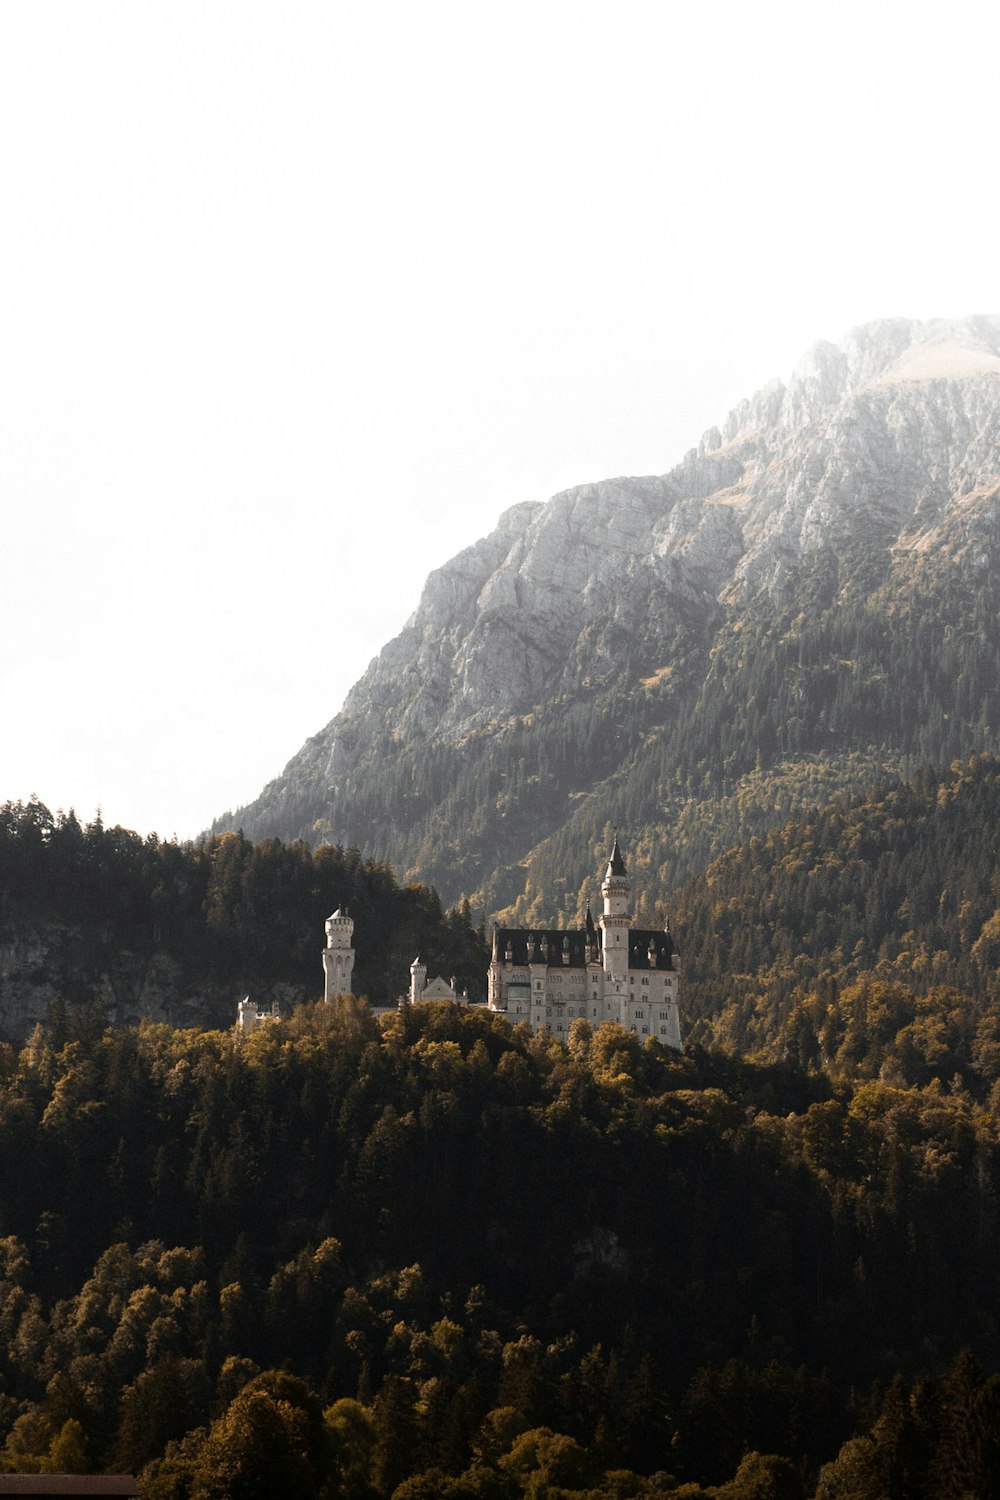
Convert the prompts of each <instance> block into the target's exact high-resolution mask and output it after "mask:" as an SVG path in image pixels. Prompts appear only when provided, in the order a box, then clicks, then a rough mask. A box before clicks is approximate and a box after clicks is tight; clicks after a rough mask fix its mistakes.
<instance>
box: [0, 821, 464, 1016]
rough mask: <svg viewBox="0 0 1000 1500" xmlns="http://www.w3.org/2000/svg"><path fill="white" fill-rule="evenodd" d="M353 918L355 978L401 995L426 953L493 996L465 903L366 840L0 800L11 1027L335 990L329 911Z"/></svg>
mask: <svg viewBox="0 0 1000 1500" xmlns="http://www.w3.org/2000/svg"><path fill="white" fill-rule="evenodd" d="M338 906H346V907H347V908H349V910H350V912H351V914H352V915H353V917H354V918H355V921H356V924H357V928H356V947H357V954H358V957H357V967H356V971H355V989H356V991H358V992H362V993H364V994H366V995H368V996H369V997H370V998H371V999H372V1000H373V1001H376V1002H380V1003H392V1002H393V1001H394V1000H395V999H396V997H397V996H398V995H399V994H400V993H401V992H402V991H403V990H405V988H406V986H407V984H408V982H409V967H410V964H411V963H412V961H413V959H414V957H415V956H416V954H417V953H419V954H420V955H421V957H422V958H423V959H424V960H425V961H426V963H427V964H428V966H429V971H430V973H431V974H443V975H444V976H445V977H446V978H450V977H451V976H452V975H455V976H456V977H457V978H458V980H459V982H460V987H463V986H467V987H468V989H469V993H470V995H472V996H477V995H481V993H482V989H483V985H484V974H485V969H486V964H487V962H488V956H487V950H486V946H485V942H484V938H483V934H482V932H481V931H480V932H477V931H476V930H475V929H474V927H473V924H472V921H471V918H470V916H469V912H468V909H467V908H466V909H465V910H464V911H462V910H456V911H451V912H445V911H444V910H443V909H442V906H441V903H440V901H439V900H438V897H437V895H436V893H435V892H434V891H432V890H428V889H427V888H426V887H424V886H419V885H408V886H406V887H401V886H400V885H399V884H398V883H397V881H396V879H395V876H394V875H393V873H392V870H391V869H390V868H389V867H388V866H387V865H385V864H383V863H380V862H378V861H375V860H370V859H364V858H363V857H362V856H361V854H359V852H358V851H357V850H356V849H348V850H344V849H339V848H334V847H332V846H329V845H328V846H325V847H324V848H322V849H318V850H316V851H315V852H312V851H310V849H309V848H308V846H307V845H305V844H290V845H286V844H282V843H280V842H279V841H278V840H277V839H268V840H265V841H264V842H263V843H260V844H256V845H254V844H251V843H250V842H249V841H248V840H247V839H245V838H243V837H242V836H241V835H240V834H225V835H222V836H221V837H214V838H210V839H207V840H206V841H205V842H204V843H202V844H200V845H184V846H180V845H178V844H175V843H164V842H163V841H162V840H160V839H158V838H157V837H156V836H155V835H151V836H150V837H149V838H146V839H143V838H140V837H139V835H138V834H135V833H131V832H129V831H128V830H127V829H123V828H105V827H104V826H103V825H102V823H101V822H100V821H99V820H97V821H95V822H93V823H91V824H89V825H87V826H86V827H83V826H81V824H80V823H79V822H78V820H77V819H76V817H75V816H74V815H73V813H72V812H70V813H66V814H63V813H59V814H57V815H53V814H52V813H50V811H49V810H48V808H46V807H44V806H43V805H42V804H41V803H40V802H37V801H33V802H29V803H7V804H6V805H5V806H3V807H2V808H0V951H2V952H3V954H4V962H3V968H2V974H0V1035H5V1036H7V1037H8V1038H16V1037H18V1036H20V1037H23V1036H24V1035H26V1034H27V1031H28V1030H29V1029H30V1026H31V1024H32V1023H33V1020H35V1019H38V1018H40V1017H44V1015H45V1013H46V1010H47V1009H48V1007H49V1006H50V1005H51V1004H53V1003H59V1004H65V1005H70V1006H72V1005H75V1004H78V1003H80V1002H83V1001H95V1000H96V1001H98V1002H99V1003H100V1004H101V1005H102V1006H103V1007H104V1008H105V1010H106V1011H107V1013H108V1015H109V1018H110V1019H114V1020H118V1021H128V1020H138V1019H139V1018H140V1017H142V1016H144V1015H156V1016H161V1017H165V1018H167V1019H170V1020H180V1019H184V1020H186V1021H188V1022H189V1023H192V1024H197V1025H209V1024H216V1025H219V1024H222V1025H229V1024H231V1023H232V1021H233V1020H234V1019H235V1004H236V1001H237V1000H238V999H239V998H241V996H242V995H243V994H245V993H247V992H250V993H251V994H252V996H253V997H254V999H257V1000H267V999H271V998H274V999H278V1000H280V1001H281V1002H282V1003H284V1004H289V1003H292V1002H294V1001H299V1000H302V999H311V998H315V997H316V996H317V995H319V994H321V993H322V991H323V971H322V964H321V950H322V947H323V944H324V942H325V935H324V926H323V924H324V922H325V920H326V918H327V917H328V916H329V915H330V913H331V912H332V911H333V910H334V909H335V908H336V907H338Z"/></svg>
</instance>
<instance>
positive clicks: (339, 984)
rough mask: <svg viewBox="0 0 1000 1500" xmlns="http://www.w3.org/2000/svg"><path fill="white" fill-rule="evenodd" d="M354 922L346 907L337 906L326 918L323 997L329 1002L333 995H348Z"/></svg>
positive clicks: (351, 973) (352, 968)
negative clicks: (331, 914) (330, 915)
mask: <svg viewBox="0 0 1000 1500" xmlns="http://www.w3.org/2000/svg"><path fill="white" fill-rule="evenodd" d="M353 942H354V922H353V920H352V918H351V917H349V916H348V915H347V908H346V906H345V907H341V906H338V907H337V910H336V911H335V912H334V913H333V916H332V917H327V919H326V947H325V948H324V949H323V973H324V975H325V976H326V983H325V985H324V989H323V999H324V1000H325V1001H326V1002H327V1004H329V1003H330V1001H331V1000H332V999H333V997H334V995H349V994H350V993H351V980H352V976H353V973H354V946H353Z"/></svg>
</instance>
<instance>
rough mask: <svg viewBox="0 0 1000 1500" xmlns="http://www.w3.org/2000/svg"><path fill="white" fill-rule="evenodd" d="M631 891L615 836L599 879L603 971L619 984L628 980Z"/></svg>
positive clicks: (623, 983) (624, 983)
mask: <svg viewBox="0 0 1000 1500" xmlns="http://www.w3.org/2000/svg"><path fill="white" fill-rule="evenodd" d="M630 892H631V887H630V886H629V879H628V871H627V870H626V868H625V861H624V859H623V858H622V852H621V850H620V849H619V847H618V839H617V836H616V838H615V842H614V846H613V847H612V850H611V856H610V858H609V859H608V868H607V870H606V871H605V873H604V879H603V881H602V882H601V895H602V896H603V897H604V910H603V912H602V913H601V917H600V924H601V931H602V933H603V945H602V946H603V950H604V951H603V960H604V972H605V974H606V975H607V977H608V979H609V980H617V981H618V982H619V983H620V984H621V985H626V984H627V982H628V935H629V929H630V927H631V925H632V914H631V912H630V911H629V909H628V901H629V895H630Z"/></svg>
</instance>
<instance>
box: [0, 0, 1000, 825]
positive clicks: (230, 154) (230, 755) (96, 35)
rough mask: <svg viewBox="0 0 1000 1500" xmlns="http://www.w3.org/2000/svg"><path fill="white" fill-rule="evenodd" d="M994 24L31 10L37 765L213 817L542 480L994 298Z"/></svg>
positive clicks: (15, 689) (105, 799)
mask: <svg viewBox="0 0 1000 1500" xmlns="http://www.w3.org/2000/svg"><path fill="white" fill-rule="evenodd" d="M985 16H986V12H985V11H984V10H983V9H982V8H981V7H979V6H976V5H963V4H958V5H952V6H950V7H948V9H947V10H946V11H944V12H942V11H939V10H932V9H931V7H929V6H928V7H925V8H921V7H919V6H917V7H915V6H913V5H906V6H903V5H902V4H886V5H882V6H880V7H877V8H876V7H872V6H870V5H866V6H862V5H841V6H839V7H837V8H836V9H830V10H827V11H820V10H819V9H816V8H812V7H803V6H801V5H783V4H767V3H765V4H762V5H760V6H757V7H754V8H748V7H744V6H742V5H739V6H737V5H725V4H724V5H719V6H716V7H713V8H711V9H709V8H704V9H702V10H699V11H698V12H697V13H694V12H693V11H692V13H691V14H688V13H687V9H686V8H685V13H684V14H683V15H680V14H679V13H677V12H675V10H674V8H673V7H671V6H668V5H667V4H653V3H634V4H628V3H624V4H623V3H621V0H619V3H616V4H614V5H611V4H610V3H609V4H587V3H580V0H576V3H550V4H545V3H539V0H534V3H532V4H510V3H507V4H504V5H474V6H470V5H468V4H464V5H463V4H440V3H437V4H435V3H424V4H421V5H419V6H414V5H409V4H369V5H364V6H362V5H344V4H336V3H326V4H307V3H299V4H296V5H294V6H287V5H285V6H279V5H277V4H261V3H253V0H249V3H248V0H242V3H240V4H228V3H225V4H224V3H215V4H205V3H199V4H189V3H171V4H170V5H166V4H157V5H153V4H146V3H141V0H140V3H137V0H129V3H97V0H90V3H88V4H87V5H85V6H81V5H80V4H79V3H69V4H61V3H60V4H56V3H48V4H46V3H44V0H42V3H38V0H35V3H33V4H31V5H30V6H29V5H20V6H15V5H14V4H8V5H6V6H4V7H3V8H2V9H0V132H2V139H3V141H4V147H3V151H2V155H0V194H2V196H0V203H2V211H3V228H2V234H0V269H2V277H0V495H2V497H3V503H4V515H5V520H6V527H5V531H6V538H7V567H6V569H5V580H4V582H5V587H4V590H3V596H2V602H0V609H2V627H3V643H4V649H3V653H2V674H3V694H4V697H3V701H4V703H5V705H6V710H7V723H6V732H5V733H4V735H3V738H2V743H0V798H7V797H27V796H29V795H31V794H32V793H37V795H38V796H40V797H41V798H42V800H43V801H45V802H46V803H48V805H49V806H51V807H52V808H53V809H55V808H57V807H68V806H70V805H74V806H75V807H76V809H77V811H78V813H79V814H80V816H81V817H82V818H84V819H86V818H89V817H91V816H92V815H93V813H94V811H95V809H96V808H97V807H98V806H100V807H101V808H102V810H103V815H104V818H105V821H106V822H109V823H110V822H122V823H124V824H125V825H126V826H130V827H134V828H137V829H138V830H139V831H140V832H147V831H149V830H150V829H154V828H155V829H156V830H158V831H159V832H160V833H161V834H163V835H165V836H170V835H172V834H175V833H176V834H177V835H178V836H179V837H181V838H184V837H191V836H194V835H195V834H197V832H198V831H199V830H200V829H201V828H203V827H204V826H205V825H206V824H207V823H208V822H209V821H210V820H211V818H212V816H213V815H215V814H217V813H220V812H222V811H224V810H225V809H226V808H228V807H234V806H236V805H237V804H238V803H240V802H243V801H246V800H248V799H250V798H252V797H253V796H254V795H255V794H256V793H257V792H258V791H259V790H260V788H261V786H262V785H263V784H264V782H265V781H266V780H267V779H268V778H269V777H270V776H272V775H274V774H275V773H277V772H278V771H279V770H280V769H281V767H282V766H283V765H284V763H285V761H286V760H287V759H288V758H289V757H290V756H291V755H292V754H293V753H294V752H295V751H296V750H297V749H298V747H299V746H300V744H301V743H302V742H303V740H304V739H305V738H306V737H307V736H308V735H309V734H311V733H313V732H314V731H316V730H318V729H319V728H320V727H321V726H322V725H323V724H324V723H325V722H326V721H327V720H328V719H330V718H331V717H332V715H333V714H334V713H335V712H336V710H337V709H338V708H339V707H340V705H341V703H342V701H343V698H344V695H345V693H346V692H347V690H348V689H349V687H350V686H351V684H352V683H353V682H354V681H355V680H356V678H357V677H358V676H359V675H360V673H361V672H362V671H363V670H364V668H365V666H366V664H367V662H368V660H369V658H370V657H371V656H372V655H373V654H374V653H375V652H376V651H377V650H378V649H379V647H380V646H381V645H382V644H383V643H384V642H385V641H386V640H388V639H389V638H390V637H391V636H392V635H393V634H395V633H396V632H397V631H398V630H399V628H400V627H401V626H402V624H403V623H404V621H405V619H406V617H407V616H408V614H409V613H410V612H411V611H412V609H413V608H414V606H415V604H416V602H417V599H418V597H419V592H420V587H421V585H422V583H423V580H424V578H425V576H426V574H427V572H428V571H429V570H430V569H431V568H433V567H434V566H436V565H438V564H439V563H441V562H443V561H444V560H445V559H446V558H447V557H449V556H450V555H452V554H453V553H454V552H455V551H457V550H458V549H459V548H461V547H462V546H465V545H467V544H468V543H469V542H471V541H473V540H474V539H475V538H476V537H477V536H480V535H482V534H484V533H485V532H486V531H488V530H489V529H491V527H492V525H493V523H494V521H495V519H496V517H497V515H498V514H499V512H500V511H501V510H502V509H503V508H504V507H505V506H507V505H510V504H513V503H515V502H517V501H520V500H526V499H536V500H537V499H545V498H546V497H547V496H548V495H550V494H551V493H553V492H554V491H556V490H558V489H560V488H563V487H565V486H567V485H569V484H573V483H577V482H581V481H584V480H587V479H596V478H602V477H605V476H609V475H613V474H619V473H649V472H663V471H664V470H666V469H668V468H670V467H671V466H672V464H673V463H675V462H676V461H677V460H678V459H679V458H680V457H681V456H682V454H683V451H684V450H685V449H686V448H687V447H689V446H691V444H693V443H694V442H695V441H696V440H697V438H698V437H699V435H700V434H701V432H702V431H703V430H704V429H705V428H706V427H708V426H709V425H711V424H713V423H716V422H720V421H721V420H722V418H723V417H724V416H725V413H726V411H727V410H728V409H729V407H730V406H732V405H733V404H734V403H735V402H736V401H737V400H738V399H740V398H741V397H742V396H744V395H748V394H750V393H751V392H752V391H753V390H754V389H755V388H756V387H757V386H759V385H761V384H762V383H763V382H764V381H765V380H767V379H769V378H770V377H771V376H773V375H776V374H777V375H781V376H782V377H783V378H787V376H788V374H789V372H790V370H791V368H792V365H793V364H794V362H795V360H796V359H797V358H798V357H799V355H800V354H801V353H802V352H803V351H804V350H805V349H806V347H807V346H808V345H809V344H811V343H813V342H814V341H815V340H816V339H819V338H833V339H837V338H839V337H840V336H841V335H842V334H843V333H844V332H845V331H846V330H847V329H848V328H849V327H851V326H853V325H855V324H857V323H860V322H863V321H865V320H866V319H869V318H874V317H887V316H907V317H917V318H927V317H935V316H941V317H959V316H962V315H964V314H967V313H972V312H991V311H997V310H998V307H1000V296H998V294H997V289H996V274H995V267H996V249H995V242H996V241H995V231H996V229H997V222H996V221H997V209H996V207H995V202H996V195H995V191H994V181H995V170H996V169H995V163H996V160H997V156H998V151H997V147H998V141H997V128H996V124H995V106H994V92H995V90H994V80H993V76H992V75H993V71H994V64H995V58H996V55H997V42H998V40H1000V38H998V35H997V32H998V29H1000V27H998V22H997V21H996V20H994V19H984V17H985Z"/></svg>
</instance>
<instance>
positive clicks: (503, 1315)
mask: <svg viewBox="0 0 1000 1500" xmlns="http://www.w3.org/2000/svg"><path fill="white" fill-rule="evenodd" d="M0 1060H2V1077H0V1184H2V1188H0V1224H2V1228H3V1231H4V1234H5V1236H6V1237H5V1238H4V1239H3V1241H2V1244H0V1256H2V1265H0V1276H2V1279H0V1322H2V1326H3V1333H4V1340H3V1349H4V1351H5V1352H4V1354H3V1356H2V1359H0V1377H2V1395H0V1427H2V1431H0V1442H2V1444H3V1447H2V1450H0V1464H2V1465H3V1466H5V1467H7V1468H15V1469H19V1470H32V1469H40V1468H45V1467H50V1468H52V1467H54V1468H57V1469H67V1468H70V1469H72V1468H86V1467H105V1468H106V1467H124V1468H131V1469H134V1470H137V1471H142V1475H143V1486H144V1493H145V1494H146V1495H147V1496H148V1497H156V1500H165V1497H170V1500H184V1497H188V1496H190V1497H195V1500H198V1497H208V1496H215V1497H230V1500H237V1497H242V1496H250V1495H260V1494H263V1493H267V1494H273V1495H281V1494H290V1493H293V1492H294V1493H295V1494H296V1495H297V1496H302V1497H305V1500H309V1497H318V1496H319V1495H320V1494H321V1492H322V1493H323V1494H325V1495H327V1496H328V1497H333V1500H335V1497H338V1496H340V1497H351V1500H374V1497H379V1500H383V1497H389V1496H395V1497H396V1500H416V1497H423V1500H430V1497H445V1500H447V1497H451V1500H516V1497H521V1496H525V1497H527V1496H532V1497H535V1500H540V1497H545V1496H547V1497H549V1500H569V1497H575V1500H583V1497H590V1500H598V1497H600V1500H613V1497H614V1500H623V1497H642V1496H647V1497H650V1500H652V1497H654V1496H660V1495H663V1494H675V1495H677V1496H679V1497H684V1500H693V1497H696V1496H701V1495H714V1496H717V1497H719V1500H749V1497H756V1500H782V1497H783V1500H803V1497H806V1496H811V1495H813V1494H814V1492H815V1493H817V1494H819V1495H821V1496H824V1497H834V1496H843V1497H847V1496H848V1495H850V1496H853V1497H855V1500H885V1497H886V1496H887V1495H898V1496H903V1497H910V1496H913V1497H917V1496H920V1497H927V1500H930V1497H931V1496H934V1497H938V1500H948V1497H952V1496H954V1497H956V1500H957V1497H959V1496H967V1495H977V1496H986V1495H989V1494H991V1493H993V1492H994V1491H993V1490H992V1489H991V1485H992V1484H993V1482H994V1476H995V1475H996V1472H997V1464H998V1462H1000V1400H998V1390H1000V1377H998V1376H997V1375H996V1374H993V1373H992V1372H994V1371H997V1370H998V1369H1000V1333H998V1330H1000V1290H998V1284H997V1280H996V1276H995V1266H996V1263H997V1257H998V1254H1000V1216H998V1212H997V1201H998V1200H997V1189H998V1187H1000V1139H998V1116H997V1114H996V1112H995V1110H994V1109H993V1108H990V1107H984V1106H983V1105H982V1104H980V1103H977V1102H976V1101H975V1100H974V1099H973V1097H972V1095H970V1093H969V1092H967V1091H966V1090H965V1089H964V1088H962V1087H961V1086H960V1085H955V1086H942V1084H941V1083H940V1082H939V1081H937V1080H934V1081H932V1082H931V1084H929V1085H928V1086H927V1087H923V1088H909V1089H904V1088H900V1087H896V1086H893V1085H891V1084H888V1083H882V1082H877V1081H872V1082H859V1083H858V1084H857V1085H851V1084H848V1083H841V1084H831V1082H830V1081H829V1080H828V1079H827V1078H825V1077H824V1076H822V1075H819V1074H811V1075H810V1074H806V1073H804V1072H802V1071H800V1070H799V1069H798V1068H797V1067H795V1066H793V1065H790V1064H782V1065H770V1066H753V1065H750V1064H748V1063H741V1062H738V1061H736V1060H734V1059H730V1058H727V1057H725V1056H723V1055H721V1054H711V1053H707V1052H702V1051H696V1052H694V1053H691V1054H689V1055H688V1056H680V1055H678V1054H672V1053H669V1052H666V1051H664V1050H662V1049H661V1048H660V1047H659V1046H658V1045H657V1044H656V1043H655V1042H651V1043H649V1044H647V1045H646V1046H645V1047H640V1045H639V1043H638V1041H637V1039H636V1038H635V1037H634V1036H633V1035H631V1034H630V1033H626V1032H624V1031H622V1030H621V1029H619V1028H618V1027H615V1026H613V1025H607V1026H604V1027H602V1028H600V1030H599V1031H598V1032H597V1033H594V1034H592V1033H591V1032H590V1029H589V1027H588V1026H587V1024H586V1023H585V1022H579V1021H578V1022H577V1023H576V1024H575V1026H574V1028H573V1032H572V1034H571V1036H570V1039H569V1043H568V1046H566V1047H563V1046H561V1045H560V1044H557V1043H554V1042H552V1041H551V1040H549V1039H548V1038H547V1037H545V1036H538V1037H532V1036H530V1035H528V1034H527V1032H526V1030H525V1029H524V1028H517V1029H512V1028H511V1026H510V1025H509V1023H508V1022H507V1021H506V1020H504V1019H502V1018H499V1017H494V1016H490V1015H489V1014H488V1013H485V1012H483V1011H480V1010H467V1009H463V1008H461V1007H456V1006H450V1005H429V1006H423V1007H418V1008H416V1009H415V1010H413V1011H410V1012H404V1013H396V1014H394V1015H393V1016H391V1017H389V1018H387V1019H386V1020H385V1021H384V1022H383V1023H382V1026H381V1030H380V1029H379V1026H378V1025H377V1024H376V1022H375V1021H374V1020H373V1019H372V1018H371V1015H370V1013H369V1012H367V1010H365V1008H364V1007H360V1006H358V1005H357V1004H356V1003H355V1002H348V1003H347V1004H346V1005H345V1006H343V1007H324V1006H319V1007H317V1008H309V1007H307V1008H305V1009H303V1010H301V1011H299V1012H297V1013H296V1014H295V1016H294V1017H292V1018H291V1019H290V1020H289V1021H286V1022H282V1023H279V1024H276V1025H272V1026H268V1027H265V1028H262V1029H261V1030H259V1031H258V1032H256V1033H254V1034H253V1035H252V1036H251V1037H250V1038H248V1039H247V1040H246V1041H244V1042H243V1043H239V1042H237V1041H235V1040H234V1038H233V1037H232V1035H231V1034H227V1035H223V1034H221V1033H199V1032H195V1031H187V1032H183V1031H175V1030H171V1029H170V1028H168V1027H166V1026H164V1025H153V1024H145V1025H143V1026H142V1027H140V1028H139V1029H137V1030H134V1029H125V1030H113V1031H103V1030H102V1029H101V1028H100V1027H97V1026H92V1025H89V1024H88V1023H87V1021H86V1018H78V1019H77V1020H76V1021H67V1020H63V1021H60V1022H58V1023H55V1024H52V1025H50V1026H48V1027H44V1028H40V1029H39V1030H38V1031H37V1032H36V1034H35V1035H34V1036H33V1037H32V1039H31V1041H30V1044H29V1045H28V1046H27V1047H26V1048H25V1049H24V1050H23V1051H21V1052H20V1054H17V1053H15V1052H14V1051H13V1050H12V1049H7V1050H6V1051H5V1052H4V1053H3V1055H2V1059H0ZM445 1229H446V1232H444V1231H445ZM959 1267H961V1272H960V1274H957V1268H959ZM963 1350H966V1351H968V1352H966V1353H962V1351H963ZM817 1485H819V1489H818V1490H817ZM324 1487H325V1488H324ZM706 1487H707V1488H706Z"/></svg>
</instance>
